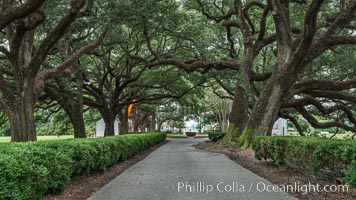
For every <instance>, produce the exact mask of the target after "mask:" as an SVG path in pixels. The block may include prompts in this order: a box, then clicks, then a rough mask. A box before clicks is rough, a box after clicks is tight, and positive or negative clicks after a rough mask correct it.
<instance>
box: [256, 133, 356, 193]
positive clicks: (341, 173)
mask: <svg viewBox="0 0 356 200" xmlns="http://www.w3.org/2000/svg"><path fill="white" fill-rule="evenodd" d="M253 149H254V150H255V157H256V158H257V159H261V158H264V159H273V160H274V162H275V163H276V164H277V165H278V166H280V167H284V168H290V169H293V170H295V171H298V172H301V173H303V174H305V175H308V176H314V177H315V178H316V179H319V180H335V178H337V177H342V178H344V180H345V181H346V183H348V184H349V185H350V186H351V187H356V142H355V141H352V140H327V139H315V138H305V137H287V136H284V137H283V136H272V137H271V136H270V137H266V136H263V137H257V138H256V139H255V140H254V143H253Z"/></svg>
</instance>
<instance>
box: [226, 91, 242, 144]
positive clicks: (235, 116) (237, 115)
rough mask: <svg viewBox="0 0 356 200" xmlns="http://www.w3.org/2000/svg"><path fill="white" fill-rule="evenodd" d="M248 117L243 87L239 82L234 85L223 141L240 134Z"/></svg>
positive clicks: (237, 136)
mask: <svg viewBox="0 0 356 200" xmlns="http://www.w3.org/2000/svg"><path fill="white" fill-rule="evenodd" d="M247 119H248V102H247V99H246V96H245V94H244V92H243V89H242V88H241V86H240V85H239V84H237V85H236V89H235V94H234V99H233V102H232V109H231V113H230V117H229V122H230V124H229V128H228V131H227V134H226V136H225V137H224V139H223V140H222V141H223V142H230V141H231V140H233V141H234V140H236V139H237V138H239V137H240V135H241V134H242V131H243V129H244V127H245V124H246V121H247Z"/></svg>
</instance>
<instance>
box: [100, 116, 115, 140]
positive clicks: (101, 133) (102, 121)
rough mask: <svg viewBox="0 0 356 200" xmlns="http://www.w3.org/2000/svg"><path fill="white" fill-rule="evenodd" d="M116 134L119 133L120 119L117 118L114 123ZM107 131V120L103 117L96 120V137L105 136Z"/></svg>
mask: <svg viewBox="0 0 356 200" xmlns="http://www.w3.org/2000/svg"><path fill="white" fill-rule="evenodd" d="M114 131H115V135H119V121H117V120H115V123H114ZM104 132H105V122H104V120H103V119H100V120H99V121H97V122H96V137H104Z"/></svg>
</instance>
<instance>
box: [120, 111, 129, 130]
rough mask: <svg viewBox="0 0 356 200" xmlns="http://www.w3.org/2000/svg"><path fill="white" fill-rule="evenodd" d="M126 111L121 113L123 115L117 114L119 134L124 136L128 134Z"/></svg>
mask: <svg viewBox="0 0 356 200" xmlns="http://www.w3.org/2000/svg"><path fill="white" fill-rule="evenodd" d="M127 114H128V113H127V109H125V111H123V113H119V120H120V127H119V130H120V131H119V132H120V134H126V133H128V132H129V119H128V115H127Z"/></svg>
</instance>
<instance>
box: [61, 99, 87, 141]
mask: <svg viewBox="0 0 356 200" xmlns="http://www.w3.org/2000/svg"><path fill="white" fill-rule="evenodd" d="M75 105H77V104H75ZM62 108H64V111H65V112H66V113H67V115H68V117H69V119H70V122H71V123H72V126H73V129H74V138H85V137H86V134H85V124H84V118H83V112H80V111H81V109H80V107H79V106H75V107H72V106H70V108H66V107H63V106H62Z"/></svg>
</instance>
